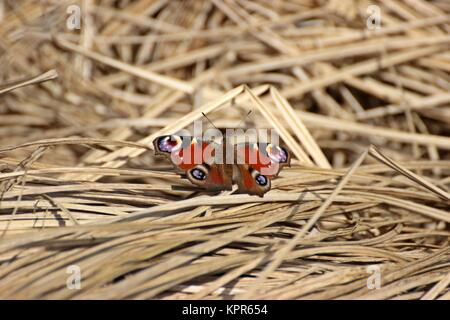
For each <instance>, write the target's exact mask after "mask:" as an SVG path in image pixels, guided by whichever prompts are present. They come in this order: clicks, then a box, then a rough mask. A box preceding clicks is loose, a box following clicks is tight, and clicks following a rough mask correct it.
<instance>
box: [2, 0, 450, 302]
mask: <svg viewBox="0 0 450 320" xmlns="http://www.w3.org/2000/svg"><path fill="white" fill-rule="evenodd" d="M74 2H76V1H70V2H64V1H45V2H40V1H31V0H30V1H17V2H16V1H5V2H4V3H6V5H5V6H3V7H2V6H0V21H1V23H0V65H1V71H2V73H1V75H0V76H1V78H0V84H1V85H0V192H1V194H0V196H1V202H0V237H1V238H0V298H3V299H4V298H12V299H23V298H31V299H69V298H71V299H84V298H87V299H101V298H112V299H119V298H133V299H138V298H144V299H224V298H225V299H449V298H450V276H449V274H450V249H449V239H450V228H449V225H450V212H449V209H450V196H449V184H450V179H449V172H450V153H449V149H450V138H449V137H448V136H449V132H450V130H449V124H450V107H449V103H450V95H449V92H450V91H449V89H450V76H449V71H450V54H449V50H448V49H449V47H450V45H449V43H450V36H449V30H450V6H449V4H448V2H447V1H444V0H433V1H424V0H395V1H394V0H392V1H372V2H371V3H374V4H376V5H379V7H380V9H381V14H382V28H381V29H379V30H373V31H371V30H368V29H367V28H366V17H365V15H366V10H367V6H368V5H369V2H368V1H365V0H345V1H344V0H328V1H326V0H322V1H312V0H296V1H266V0H259V1H247V0H212V1H167V0H154V1H151V0H135V1H109V0H103V1H90V0H86V1H83V6H84V7H83V8H84V9H85V16H84V17H83V20H82V29H81V31H78V30H75V31H70V30H68V29H66V18H67V14H66V8H67V5H68V4H70V3H74ZM0 3H3V2H0ZM113 4H114V5H116V7H114V5H113ZM119 4H120V8H119V7H118V5H119ZM249 110H253V111H254V112H253V113H252V115H251V116H250V117H249V118H248V119H247V120H246V121H245V122H246V124H245V125H246V127H262V128H264V127H265V128H275V129H276V130H277V132H278V133H279V134H280V136H281V138H282V139H283V141H284V143H285V144H286V146H287V147H288V148H289V149H290V150H291V152H292V155H293V158H294V159H293V166H292V167H290V168H285V169H284V170H283V171H282V172H281V175H280V177H279V178H278V179H276V180H274V181H273V187H272V190H271V191H270V192H268V193H267V194H266V195H265V196H264V197H263V198H260V197H256V196H248V195H242V194H241V195H237V194H234V190H233V191H231V192H230V191H227V192H221V193H208V192H200V191H198V190H195V189H193V188H192V186H191V185H190V184H189V183H188V181H187V180H184V179H181V178H180V176H179V175H177V174H176V173H174V172H173V170H172V169H171V166H170V164H169V163H168V162H167V161H161V160H160V159H157V158H155V157H154V156H153V152H152V151H151V148H152V145H151V141H152V140H153V139H154V138H155V137H156V136H158V135H161V134H164V133H172V132H175V131H176V130H178V129H181V128H189V127H190V126H191V124H192V122H193V121H194V120H197V119H201V118H202V112H204V113H207V114H208V116H209V117H210V118H211V119H212V120H213V121H214V122H215V124H216V126H220V127H233V126H235V125H236V124H238V123H239V122H240V120H241V119H242V118H243V116H244V115H245V114H247V112H248V111H249ZM207 125H208V124H207V123H205V127H206V126H207ZM375 145H376V146H377V147H375ZM71 265H77V266H79V267H80V268H81V274H82V282H81V285H82V286H81V289H79V290H70V289H68V288H67V286H66V281H67V278H68V277H69V274H68V273H67V272H66V271H67V267H68V266H71ZM374 266H376V267H379V268H380V270H381V282H382V283H381V288H380V289H377V290H370V289H368V287H367V281H368V278H369V277H370V276H371V275H372V273H370V272H368V270H371V269H368V267H369V268H373V267H374Z"/></svg>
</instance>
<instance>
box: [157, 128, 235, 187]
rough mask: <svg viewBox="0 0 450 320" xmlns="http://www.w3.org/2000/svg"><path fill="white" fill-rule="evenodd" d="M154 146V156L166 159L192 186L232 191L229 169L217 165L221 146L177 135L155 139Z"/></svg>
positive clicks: (230, 168)
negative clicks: (167, 158) (163, 156)
mask: <svg viewBox="0 0 450 320" xmlns="http://www.w3.org/2000/svg"><path fill="white" fill-rule="evenodd" d="M153 145H154V149H155V154H156V155H158V154H159V155H165V156H166V157H169V158H170V160H171V161H172V163H173V164H174V165H175V166H176V167H177V168H178V169H179V170H181V171H183V172H184V173H185V174H186V176H187V178H188V179H189V181H191V182H192V183H193V184H195V185H197V186H200V187H203V188H205V189H208V190H231V188H232V170H233V169H232V166H231V165H227V164H224V163H223V161H217V157H218V156H219V152H218V151H222V152H223V146H222V145H218V144H216V143H213V142H206V141H202V140H200V139H198V138H193V137H188V136H183V137H182V136H177V135H167V136H161V137H158V138H156V139H155V140H154V141H153ZM222 154H223V153H222Z"/></svg>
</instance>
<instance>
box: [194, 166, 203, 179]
mask: <svg viewBox="0 0 450 320" xmlns="http://www.w3.org/2000/svg"><path fill="white" fill-rule="evenodd" d="M191 176H192V177H193V178H194V179H196V180H205V179H206V172H205V171H203V170H202V169H199V168H195V169H192V170H191Z"/></svg>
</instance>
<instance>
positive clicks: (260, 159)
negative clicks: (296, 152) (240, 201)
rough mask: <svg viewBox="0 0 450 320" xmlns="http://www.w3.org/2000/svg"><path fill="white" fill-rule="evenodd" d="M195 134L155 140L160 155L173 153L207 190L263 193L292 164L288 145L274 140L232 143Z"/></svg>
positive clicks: (177, 162) (177, 163) (178, 165)
mask: <svg viewBox="0 0 450 320" xmlns="http://www.w3.org/2000/svg"><path fill="white" fill-rule="evenodd" d="M228 140H229V139H227V135H225V136H224V138H223V141H222V143H217V142H214V141H213V140H211V141H209V140H208V141H203V140H202V139H200V138H197V137H192V136H180V135H165V136H160V137H157V138H156V139H155V140H153V145H154V150H155V154H156V155H164V156H166V157H169V158H170V159H171V161H172V163H173V164H174V165H175V167H176V168H178V169H179V170H181V171H182V172H184V174H185V175H186V176H187V178H188V179H189V181H191V182H192V183H193V184H195V185H197V186H200V187H202V188H204V189H206V190H231V188H232V186H233V184H234V183H235V184H237V186H238V192H239V193H247V194H251V195H257V196H260V197H262V196H263V195H264V194H265V193H266V192H267V191H269V190H270V187H271V183H270V182H271V180H272V179H273V178H274V177H276V176H277V175H278V173H279V172H280V170H281V169H282V167H283V166H285V165H289V164H290V154H289V152H288V150H287V149H286V148H284V147H281V146H278V145H273V144H270V143H238V144H232V143H230V142H229V141H228Z"/></svg>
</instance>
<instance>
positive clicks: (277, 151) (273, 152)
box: [266, 144, 288, 163]
mask: <svg viewBox="0 0 450 320" xmlns="http://www.w3.org/2000/svg"><path fill="white" fill-rule="evenodd" d="M266 151H267V154H268V155H269V157H270V159H272V160H273V161H275V162H278V163H285V162H287V160H288V153H287V151H286V150H285V149H283V148H281V147H279V146H274V145H272V144H269V145H267V147H266Z"/></svg>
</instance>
